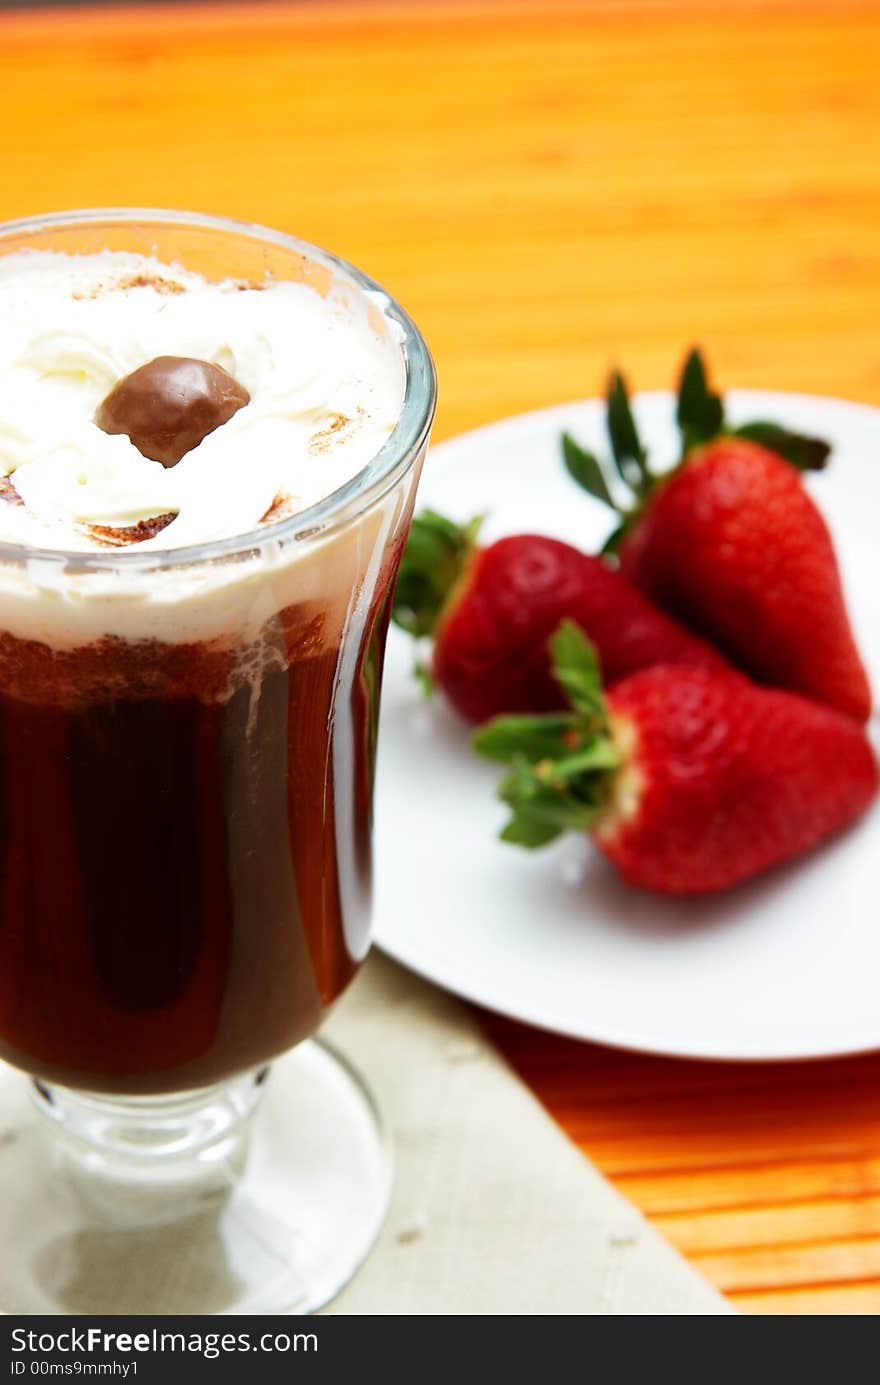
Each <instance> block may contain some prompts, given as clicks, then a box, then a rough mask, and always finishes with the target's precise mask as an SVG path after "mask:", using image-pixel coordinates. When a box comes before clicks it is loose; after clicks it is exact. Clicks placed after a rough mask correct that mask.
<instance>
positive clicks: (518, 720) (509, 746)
mask: <svg viewBox="0 0 880 1385" xmlns="http://www.w3.org/2000/svg"><path fill="white" fill-rule="evenodd" d="M579 724H580V723H579V720H578V718H577V717H576V716H575V715H574V713H573V712H548V713H546V714H545V715H543V716H542V715H536V716H504V717H496V718H495V719H494V720H493V721H489V722H487V723H486V725H485V726H481V727H479V728H478V730H476V731H475V732H474V735H473V742H472V743H473V745H474V748H475V749H476V750H478V751H479V753H480V754H481V755H484V756H485V757H486V759H487V760H497V761H498V762H499V764H502V765H509V764H512V763H513V762H514V761H515V760H518V759H521V758H522V757H523V756H524V757H525V758H526V759H528V760H532V761H535V762H537V761H538V760H546V759H552V760H555V759H559V758H561V757H562V756H563V755H565V754H566V753H567V745H568V738H570V737H571V735H573V734H574V735H576V734H577V731H578V727H579Z"/></svg>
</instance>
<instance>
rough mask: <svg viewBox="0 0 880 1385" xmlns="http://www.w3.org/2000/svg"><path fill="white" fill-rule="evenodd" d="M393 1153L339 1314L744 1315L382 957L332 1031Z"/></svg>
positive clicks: (459, 1020)
mask: <svg viewBox="0 0 880 1385" xmlns="http://www.w3.org/2000/svg"><path fill="white" fill-rule="evenodd" d="M326 1033H327V1035H328V1037H330V1038H332V1039H333V1040H334V1041H335V1042H336V1043H337V1044H339V1045H340V1046H341V1047H342V1048H343V1049H345V1051H346V1053H347V1054H348V1055H349V1057H350V1058H351V1059H352V1060H353V1062H354V1063H355V1064H356V1065H357V1066H358V1067H359V1068H360V1070H361V1071H362V1072H363V1074H364V1076H365V1077H366V1079H367V1081H368V1082H369V1084H370V1086H371V1087H372V1088H373V1091H374V1092H375V1094H376V1095H377V1097H378V1099H379V1102H380V1104H381V1106H382V1109H383V1111H384V1113H385V1116H386V1118H387V1120H388V1121H389V1123H390V1126H391V1129H392V1133H393V1137H394V1145H395V1159H396V1168H395V1185H394V1194H393V1199H392V1205H391V1210H390V1213H389V1216H388V1219H387V1221H386V1223H385V1227H384V1229H383V1231H382V1233H381V1236H380V1238H379V1242H378V1244H377V1246H376V1248H375V1250H374V1251H373V1254H372V1255H371V1257H370V1259H369V1260H368V1261H367V1263H366V1265H365V1266H364V1267H363V1268H362V1269H361V1271H360V1272H359V1273H358V1275H357V1276H356V1277H355V1279H354V1280H353V1281H352V1283H351V1284H350V1285H349V1286H348V1287H347V1288H346V1289H344V1290H343V1292H342V1293H341V1294H340V1295H339V1297H338V1298H337V1299H336V1300H335V1301H334V1302H333V1303H332V1304H330V1305H329V1307H328V1308H326V1309H324V1312H325V1313H342V1314H395V1315H411V1314H429V1315H453V1314H480V1315H484V1314H503V1315H515V1316H519V1315H550V1314H553V1315H556V1314H566V1315H570V1314H605V1313H608V1314H639V1315H641V1314H650V1315H654V1314H657V1315H660V1314H663V1315H665V1314H705V1313H708V1314H726V1313H732V1312H733V1311H734V1310H733V1308H731V1307H730V1305H729V1304H727V1303H726V1302H725V1301H724V1299H722V1298H721V1296H720V1295H719V1294H717V1293H716V1292H715V1290H714V1289H712V1288H710V1286H709V1285H708V1284H707V1283H706V1282H705V1281H704V1280H703V1279H701V1278H700V1277H699V1276H698V1275H697V1274H696V1273H695V1271H694V1270H692V1269H691V1268H690V1267H689V1266H688V1265H687V1264H686V1263H685V1261H684V1260H682V1259H681V1257H680V1256H679V1255H678V1254H677V1253H676V1252H675V1251H674V1250H672V1248H671V1247H670V1246H669V1245H668V1244H667V1243H666V1242H665V1241H663V1240H662V1238H661V1237H660V1236H659V1235H658V1234H657V1232H655V1231H654V1230H653V1229H652V1228H651V1227H649V1226H648V1224H647V1223H646V1222H645V1220H644V1218H643V1217H642V1216H641V1215H640V1214H639V1213H638V1212H637V1211H636V1210H635V1208H634V1207H632V1206H631V1204H630V1203H628V1202H627V1201H626V1200H625V1199H624V1198H623V1197H621V1196H620V1194H619V1193H617V1192H615V1191H614V1189H613V1188H611V1187H610V1186H609V1184H608V1183H606V1182H605V1180H604V1179H603V1178H602V1177H601V1175H600V1174H599V1173H598V1172H597V1171H596V1170H595V1169H594V1168H593V1166H592V1165H591V1164H590V1163H589V1162H588V1161H587V1160H586V1159H585V1158H584V1157H583V1156H582V1155H581V1153H580V1152H579V1151H578V1150H577V1149H576V1148H575V1146H574V1145H573V1144H572V1143H571V1142H570V1141H569V1140H568V1139H567V1138H566V1136H565V1135H564V1134H563V1132H562V1131H561V1130H560V1129H559V1127H558V1126H557V1125H556V1124H555V1123H554V1122H553V1121H552V1120H551V1118H550V1117H549V1116H548V1115H547V1113H546V1111H545V1110H544V1108H543V1107H542V1106H541V1105H540V1103H539V1102H538V1101H537V1100H536V1099H535V1097H533V1096H532V1094H531V1093H530V1092H529V1091H528V1089H527V1088H526V1087H525V1086H524V1085H523V1083H522V1082H521V1081H520V1080H519V1078H518V1077H516V1075H515V1074H514V1073H513V1072H512V1071H511V1069H510V1068H509V1066H508V1065H507V1064H506V1063H505V1061H504V1060H503V1059H502V1057H501V1056H500V1054H499V1053H498V1052H497V1050H495V1049H494V1048H493V1047H492V1045H491V1044H490V1043H489V1042H488V1041H487V1039H486V1038H485V1036H484V1035H483V1033H482V1031H481V1030H480V1028H479V1026H478V1024H477V1023H476V1021H475V1020H474V1019H473V1017H472V1016H471V1014H470V1013H469V1012H468V1011H467V1010H466V1009H465V1008H464V1006H462V1005H460V1004H459V1003H458V1002H457V1001H455V1000H453V999H452V998H450V997H449V996H447V995H445V994H444V993H443V992H441V991H439V990H437V989H435V988H434V987H433V986H430V985H428V984H427V983H426V982H424V981H421V980H420V979H419V978H417V977H415V976H413V975H412V974H411V973H409V972H406V971H404V970H403V969H402V968H401V967H398V966H397V965H396V964H395V963H393V962H391V961H390V960H389V959H388V958H386V957H383V956H381V955H379V954H374V955H373V956H372V957H371V958H370V960H369V962H368V963H367V965H366V966H365V967H364V969H363V971H362V973H361V975H360V977H359V978H358V980H357V981H356V982H355V983H354V985H353V987H352V990H351V992H350V993H349V994H348V995H347V996H346V997H345V998H344V1000H343V1001H342V1002H341V1004H340V1006H339V1009H338V1010H337V1011H336V1013H335V1014H334V1015H333V1017H332V1018H331V1020H330V1022H329V1023H328V1024H327V1026H326Z"/></svg>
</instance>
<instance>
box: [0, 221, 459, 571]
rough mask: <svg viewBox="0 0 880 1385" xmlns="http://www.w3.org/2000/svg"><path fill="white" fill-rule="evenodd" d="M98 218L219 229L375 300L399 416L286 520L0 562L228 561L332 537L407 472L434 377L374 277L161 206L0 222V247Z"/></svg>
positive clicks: (27, 549)
mask: <svg viewBox="0 0 880 1385" xmlns="http://www.w3.org/2000/svg"><path fill="white" fill-rule="evenodd" d="M101 222H108V223H111V224H113V225H116V226H124V225H126V224H133V225H143V226H145V227H148V226H149V225H151V224H156V225H160V226H166V227H174V226H189V227H193V228H195V229H199V228H202V229H204V230H209V231H210V230H213V231H224V232H227V233H231V234H233V235H237V236H240V237H242V238H243V239H248V240H252V241H257V242H263V243H268V244H270V245H276V246H278V247H279V248H280V249H282V250H288V251H292V252H293V253H294V254H298V255H300V256H301V257H303V258H304V259H306V260H309V261H311V262H316V263H318V264H320V265H323V266H324V267H325V268H327V269H329V270H330V271H332V272H333V273H335V274H336V275H339V276H341V277H343V278H345V279H347V280H349V281H350V282H351V283H352V284H354V286H355V287H356V288H357V289H358V290H359V291H360V292H361V293H363V294H365V295H367V296H368V297H369V298H370V299H372V301H374V302H375V301H376V300H379V302H380V305H381V309H382V313H383V316H385V317H386V318H388V319H389V320H390V321H391V322H393V323H395V325H396V326H397V328H398V330H399V333H400V337H399V345H400V351H401V355H402V357H403V364H404V370H405V376H406V383H405V388H404V396H403V402H402V404H401V407H400V413H399V414H398V417H397V422H396V423H395V425H394V428H393V429H392V431H391V433H390V435H389V437H388V439H387V441H386V442H385V443H384V444H383V445H382V447H381V448H380V449H379V451H378V452H377V453H376V454H375V455H374V456H373V457H372V458H371V459H370V461H369V462H367V464H366V466H364V467H362V468H361V470H360V471H358V472H357V473H356V474H355V475H354V476H353V477H351V478H350V480H348V481H346V482H345V483H344V484H343V485H342V486H339V487H337V489H336V490H335V491H331V493H330V494H329V495H326V496H324V497H322V499H320V500H318V501H316V502H315V503H314V504H312V505H309V506H307V507H306V508H305V509H303V510H299V511H298V512H297V513H296V514H295V515H290V516H289V517H288V518H286V519H279V520H275V521H273V522H272V523H271V524H265V525H260V526H259V527H257V528H255V529H249V530H247V531H245V532H243V533H241V534H231V535H228V536H226V537H225V538H219V539H207V540H204V541H203V542H201V543H197V544H186V545H181V546H180V547H179V548H155V549H150V550H149V551H148V552H146V553H145V552H143V551H140V552H138V551H136V550H132V549H127V550H123V551H120V550H119V549H115V550H114V551H113V552H112V553H107V552H96V551H95V550H94V549H71V548H44V547H36V546H34V545H31V544H27V543H16V542H14V541H12V540H0V561H10V560H11V561H15V562H22V561H30V560H33V559H37V560H47V561H53V562H65V563H69V564H75V565H76V566H77V567H79V568H80V569H82V570H86V571H88V570H95V571H107V570H110V571H112V570H114V569H118V568H120V567H123V566H124V567H126V568H129V569H138V568H151V569H155V568H167V567H177V566H182V565H184V564H192V563H203V562H208V561H211V560H214V559H217V558H233V557H236V556H241V555H243V554H246V553H248V552H253V550H255V549H258V548H261V547H263V546H264V545H265V544H267V543H271V544H277V543H288V542H290V543H295V542H297V541H301V540H307V539H317V538H323V537H324V536H325V535H326V534H332V533H333V532H335V531H336V530H337V529H340V528H342V527H343V526H344V525H345V524H347V523H349V522H350V521H351V520H353V519H356V518H357V516H358V515H360V514H362V513H363V512H364V511H365V510H367V509H369V508H370V507H371V506H372V505H374V504H375V503H377V502H378V501H379V500H381V499H382V498H383V496H385V495H386V494H387V492H388V491H389V490H391V489H392V488H393V486H394V485H395V484H396V483H397V481H398V480H400V478H401V477H402V476H404V475H405V474H406V472H407V471H408V470H409V468H410V466H411V465H412V463H413V462H414V461H415V459H416V457H417V456H418V455H419V453H420V451H421V449H422V447H423V446H424V444H425V442H426V440H427V437H428V434H429V432H430V429H431V424H432V422H433V419H434V413H435V410H436V405H437V374H436V370H435V367H434V362H433V359H432V357H431V353H430V351H429V350H428V346H427V343H426V342H425V339H424V337H423V336H422V334H421V332H420V331H419V329H418V327H417V326H416V324H415V322H414V321H413V319H412V318H411V317H410V315H409V313H408V312H407V311H406V310H405V309H404V308H402V307H401V305H400V304H399V303H398V302H397V300H396V299H395V298H394V297H393V296H392V295H391V294H390V293H389V292H388V291H387V289H384V288H383V287H382V285H381V284H380V283H378V281H377V280H375V279H373V278H372V277H371V276H370V275H368V274H365V273H364V272H363V270H360V269H358V268H357V266H356V265H353V264H351V262H350V261H348V260H345V259H343V258H342V256H340V255H334V254H333V253H332V252H331V251H329V250H324V249H323V247H322V246H319V245H315V244H313V243H312V242H311V241H307V240H302V239H300V238H299V237H298V236H292V235H289V234H288V233H287V232H285V231H276V230H274V229H273V228H272V227H270V226H262V225H260V223H258V222H251V221H241V220H238V219H236V218H234V217H226V216H215V215H212V214H210V213H202V212H191V211H178V210H175V209H173V208H166V207H86V208H82V209H75V210H72V211H61V212H49V213H46V214H45V215H36V216H28V217H19V218H17V219H15V220H12V221H0V249H2V246H3V242H4V241H6V240H8V239H10V238H11V237H12V236H20V235H23V234H24V235H26V234H28V233H30V232H38V231H42V230H50V229H52V228H58V229H60V228H64V227H68V228H70V229H71V230H72V229H74V228H75V227H76V226H79V225H89V224H91V225H99V224H100V223H101Z"/></svg>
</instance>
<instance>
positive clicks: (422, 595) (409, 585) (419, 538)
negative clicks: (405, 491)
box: [391, 510, 483, 639]
mask: <svg viewBox="0 0 880 1385" xmlns="http://www.w3.org/2000/svg"><path fill="white" fill-rule="evenodd" d="M482 523H483V516H482V515H478V516H477V517H476V518H474V519H472V520H469V521H468V523H467V524H456V523H455V522H454V520H451V519H447V518H446V516H445V515H441V514H438V513H437V512H436V510H423V511H422V512H421V514H419V515H416V517H415V519H414V520H413V522H412V526H411V528H410V531H409V538H408V539H407V544H406V548H405V550H404V554H403V560H402V562H401V564H400V575H399V577H398V579H397V587H396V589H395V592H394V605H393V607H392V612H391V617H392V620H393V621H394V623H395V625H399V626H400V627H401V629H402V630H406V631H407V633H408V634H410V635H412V636H414V637H415V638H416V639H420V638H421V637H422V636H424V635H432V634H433V633H434V630H435V629H436V627H437V623H438V621H439V619H440V614H441V612H442V610H443V607H444V606H445V604H446V600H447V598H448V596H449V594H450V592H451V591H452V590H453V589H454V587H455V586H456V584H457V583H458V581H459V579H460V578H461V576H462V574H463V573H464V570H465V567H466V565H467V561H468V559H469V557H470V555H471V553H472V551H473V549H474V546H475V545H476V542H477V537H478V535H479V532H480V526H481V524H482Z"/></svg>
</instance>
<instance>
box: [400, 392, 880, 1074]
mask: <svg viewBox="0 0 880 1385" xmlns="http://www.w3.org/2000/svg"><path fill="white" fill-rule="evenodd" d="M728 409H729V415H730V417H731V418H732V419H733V420H734V421H735V422H737V421H745V419H747V418H757V417H762V418H771V419H774V420H776V421H779V422H782V423H787V424H789V425H790V426H792V427H795V428H798V429H800V430H801V431H804V432H809V433H815V434H818V435H820V436H823V437H826V438H828V439H829V440H830V441H832V442H833V443H834V454H833V456H832V458H831V462H830V464H829V467H828V470H827V471H826V472H824V473H821V474H819V475H814V476H811V477H810V478H809V480H808V483H807V484H808V485H809V487H810V489H811V491H812V492H813V494H814V495H815V497H816V499H817V500H818V502H819V504H820V505H821V507H822V510H823V512H824V513H825V515H826V517H827V519H828V521H829V524H830V526H831V529H832V532H833V534H834V538H835V542H836V544H837V549H838V555H839V557H840V560H841V567H842V570H843V575H844V582H845V586H846V590H847V595H848V599H849V604H850V610H851V613H852V617H853V623H854V626H855V630H856V635H857V637H858V639H859V642H860V646H861V649H862V652H863V654H864V656H865V658H866V661H867V663H868V667H869V672H870V674H871V676H872V680H873V684H874V687H875V689H877V690H878V691H880V523H878V521H880V410H876V409H872V408H869V407H867V406H865V405H859V404H850V403H845V402H843V401H840V400H832V399H819V398H813V397H809V396H801V395H790V394H771V393H767V392H763V391H760V392H759V391H733V392H731V393H730V394H729V395H728ZM635 412H636V415H637V418H638V421H639V424H640V426H641V428H642V432H643V435H644V437H645V439H646V441H647V442H648V443H649V445H650V450H651V455H652V458H653V459H654V462H655V464H662V463H663V462H664V460H671V459H672V458H673V456H674V455H675V441H676V436H675V431H674V428H673V400H672V396H671V395H669V394H665V393H662V394H661V393H657V394H645V395H641V396H639V397H638V398H637V400H636V402H635ZM563 428H568V429H570V430H571V431H572V432H574V433H575V435H576V436H577V437H578V438H580V439H581V440H582V441H583V442H584V443H585V445H587V446H589V447H592V448H593V449H595V450H600V451H602V452H603V453H604V452H605V451H606V450H607V444H606V439H605V433H604V423H603V406H602V404H601V402H600V401H597V400H588V401H586V402H582V403H574V404H566V405H561V406H559V407H556V408H553V409H547V410H543V411H541V412H540V413H534V414H527V415H523V416H522V417H519V418H511V419H506V420H504V421H503V422H501V423H497V424H492V425H490V426H489V427H487V428H481V429H479V430H477V431H475V432H472V433H468V434H465V435H463V436H461V437H458V438H455V439H453V440H452V441H450V442H446V443H442V444H439V445H438V446H436V447H435V448H434V449H433V451H432V453H431V455H430V458H429V461H428V463H427V466H426V471H425V476H424V479H423V481H422V486H421V489H420V493H419V507H420V508H423V507H426V506H431V507H433V508H435V509H438V510H441V511H443V512H444V513H447V514H449V515H451V516H452V517H454V518H457V519H466V518H469V517H470V516H471V515H474V514H477V513H480V512H483V511H485V512H486V513H487V514H488V516H489V517H488V519H487V521H486V524H485V528H484V531H483V534H484V537H485V538H486V539H487V540H491V539H493V538H497V537H499V536H500V535H502V534H505V533H513V532H517V531H520V530H532V531H538V532H543V533H548V534H553V535H555V536H557V537H559V538H563V539H567V540H569V541H571V542H574V543H576V544H578V545H579V546H581V547H583V548H585V549H587V550H593V549H595V548H597V547H598V546H599V545H600V544H601V542H602V540H603V538H604V537H605V535H606V534H607V532H608V530H609V528H610V521H609V517H608V512H607V511H606V510H605V509H604V508H603V507H602V506H600V505H599V504H598V503H597V502H594V501H592V500H591V499H590V498H589V497H588V496H586V495H584V494H583V493H582V492H580V491H578V489H577V488H576V487H575V485H574V483H573V482H572V481H571V480H570V479H569V478H568V476H567V474H566V473H565V471H564V469H563V466H562V462H561V460H560V456H559V434H560V432H561V431H562V429H563ZM411 663H412V651H411V648H410V645H409V641H408V640H407V639H406V637H405V636H403V635H402V633H401V632H400V631H398V630H392V633H391V636H390V639H389V647H388V663H387V670H386V681H385V691H384V695H383V709H382V732H381V752H380V756H379V781H378V796H377V896H376V915H375V917H376V940H377V942H378V943H379V945H380V946H381V947H383V948H384V949H385V950H386V951H387V952H390V953H391V954H392V956H394V957H396V958H397V959H398V961H400V962H403V963H404V964H405V965H406V966H409V967H411V968H412V969H413V970H414V971H417V972H420V973H421V974H422V975H424V976H426V977H428V978H429V979H431V980H432V981H435V982H437V983H438V984H439V985H441V986H444V987H446V988H447V989H449V990H451V991H455V992H457V993H458V994H459V995H462V996H465V997H467V998H468V999H470V1000H474V1001H477V1002H479V1003H480V1004H481V1005H485V1006H487V1007H489V1008H490V1009H492V1010H496V1011H498V1012H500V1013H502V1014H505V1015H509V1016H511V1017H512V1018H514V1019H519V1020H524V1021H526V1022H528V1023H530V1024H535V1025H539V1026H541V1027H542V1028H545V1029H550V1030H554V1031H557V1032H559V1033H561V1034H567V1035H571V1036H572V1037H575V1038H580V1039H590V1040H595V1041H598V1042H601V1043H607V1044H615V1045H618V1046H621V1047H625V1048H632V1049H640V1050H644V1051H645V1052H651V1053H663V1054H674V1055H681V1056H686V1057H697V1058H713V1059H791V1058H817V1057H825V1056H831V1055H839V1054H846V1053H856V1052H860V1051H864V1050H867V1049H873V1048H878V1047H880V809H875V811H874V812H872V813H869V814H868V816H867V817H866V818H865V819H863V820H862V822H861V823H859V824H858V825H857V826H856V827H855V828H854V829H853V830H851V831H850V832H848V833H847V834H846V835H844V836H843V837H841V838H839V839H838V840H836V841H834V842H832V843H830V844H829V845H827V846H825V847H823V848H822V849H820V850H819V851H818V852H816V853H814V854H813V855H812V856H810V857H808V858H805V859H803V860H801V861H800V862H797V863H796V864H794V865H792V866H788V867H785V868H783V869H781V870H777V871H775V872H773V873H771V874H769V875H767V876H765V877H764V878H763V879H760V880H757V881H755V882H753V883H752V884H750V885H747V886H745V887H742V888H740V889H738V890H735V891H733V892H730V893H728V894H725V895H721V896H718V897H716V898H713V899H706V900H692V901H685V902H680V901H674V900H668V899H663V898H660V897H658V896H653V895H650V894H647V893H642V892H639V891H636V890H632V889H630V888H628V887H627V886H626V885H624V884H623V883H622V882H621V881H620V880H619V879H618V877H617V875H616V874H615V872H614V870H613V869H612V868H611V867H610V866H609V865H607V864H606V863H605V862H604V860H603V859H602V858H601V857H600V856H599V855H598V854H597V853H596V852H595V851H594V850H593V848H592V847H591V846H590V844H589V843H588V842H587V841H586V839H584V840H582V841H581V840H577V839H575V838H570V839H568V840H565V841H562V842H560V843H558V844H555V845H554V846H551V847H549V848H546V849H544V850H543V851H540V852H535V853H534V854H532V853H526V852H523V851H521V850H519V849H516V848H514V847H510V846H506V845H504V844H503V843H501V842H499V841H498V840H497V833H498V830H499V827H500V826H501V824H502V823H503V821H504V819H505V810H504V808H503V806H502V805H501V804H500V803H499V802H498V801H497V799H496V797H495V793H494V787H495V784H496V783H497V780H498V770H497V768H496V767H493V766H492V765H488V764H485V763H482V762H481V761H479V760H478V759H477V758H476V757H475V756H474V755H473V754H472V753H471V752H470V751H469V749H468V746H467V734H468V728H467V727H466V726H465V725H464V723H462V722H460V721H459V720H458V719H457V718H456V716H455V715H454V714H453V713H452V712H451V711H450V710H449V709H448V707H446V706H445V705H444V703H443V701H442V698H440V697H437V698H435V699H434V700H433V701H432V702H431V703H426V702H425V701H424V700H423V698H422V696H421V694H420V691H419V689H418V687H417V685H416V684H415V682H414V681H413V680H412V679H411V677H410V667H411Z"/></svg>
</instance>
